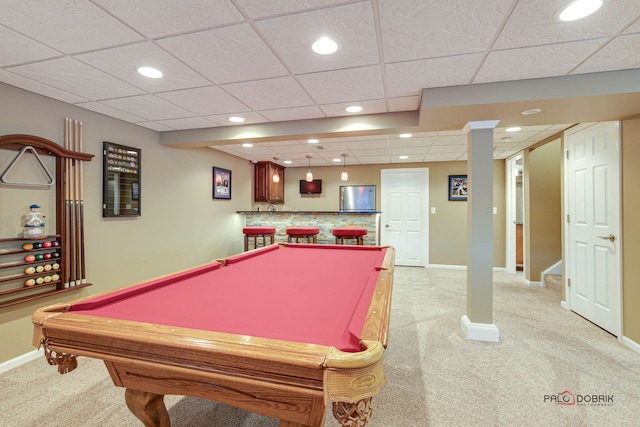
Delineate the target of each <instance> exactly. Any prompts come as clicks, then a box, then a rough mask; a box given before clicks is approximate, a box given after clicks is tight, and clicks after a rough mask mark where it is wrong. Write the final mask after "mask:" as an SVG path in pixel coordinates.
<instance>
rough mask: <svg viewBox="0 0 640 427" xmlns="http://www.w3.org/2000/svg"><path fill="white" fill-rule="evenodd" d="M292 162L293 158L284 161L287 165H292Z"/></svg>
mask: <svg viewBox="0 0 640 427" xmlns="http://www.w3.org/2000/svg"><path fill="white" fill-rule="evenodd" d="M291 163H293V162H292V161H291V160H285V161H284V164H285V165H290V164H291Z"/></svg>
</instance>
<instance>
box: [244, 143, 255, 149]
mask: <svg viewBox="0 0 640 427" xmlns="http://www.w3.org/2000/svg"><path fill="white" fill-rule="evenodd" d="M242 146H243V147H244V148H251V147H253V144H251V143H249V142H245V143H244V144H242Z"/></svg>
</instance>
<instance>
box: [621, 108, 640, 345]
mask: <svg viewBox="0 0 640 427" xmlns="http://www.w3.org/2000/svg"><path fill="white" fill-rule="evenodd" d="M639 163H640V117H639V118H635V119H633V120H624V121H623V122H622V194H623V198H622V283H623V286H622V296H623V302H622V310H623V332H624V336H626V337H627V338H630V339H631V340H633V341H634V342H636V343H640V311H639V310H638V307H640V263H639V262H638V260H640V221H639V220H638V212H640V185H639V184H640V167H638V164H639Z"/></svg>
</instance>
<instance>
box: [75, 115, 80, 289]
mask: <svg viewBox="0 0 640 427" xmlns="http://www.w3.org/2000/svg"><path fill="white" fill-rule="evenodd" d="M75 136H76V137H75V140H74V142H73V151H76V152H77V151H79V147H80V122H79V121H77V120H76V121H75ZM80 163H81V160H76V161H75V168H74V171H73V172H74V174H73V185H74V186H75V191H74V194H75V206H74V213H75V218H76V223H75V226H76V227H75V230H74V232H75V239H76V240H75V245H74V247H75V254H74V255H75V262H76V277H75V279H76V281H75V284H76V285H79V284H81V283H82V280H81V279H82V277H81V272H80Z"/></svg>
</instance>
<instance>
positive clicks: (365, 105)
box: [320, 99, 387, 117]
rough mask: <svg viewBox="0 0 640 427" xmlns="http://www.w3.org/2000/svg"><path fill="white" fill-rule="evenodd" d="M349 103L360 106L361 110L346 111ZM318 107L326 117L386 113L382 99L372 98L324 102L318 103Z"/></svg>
mask: <svg viewBox="0 0 640 427" xmlns="http://www.w3.org/2000/svg"><path fill="white" fill-rule="evenodd" d="M350 105H359V106H360V107H362V111H361V112H360V113H347V112H346V111H345V108H347V107H348V106H350ZM320 109H321V110H322V111H323V112H324V113H325V114H326V115H327V117H339V116H346V115H349V116H357V115H362V114H377V113H386V112H387V106H386V103H385V102H384V99H374V100H371V101H360V102H357V101H352V102H343V103H340V104H324V105H320Z"/></svg>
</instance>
